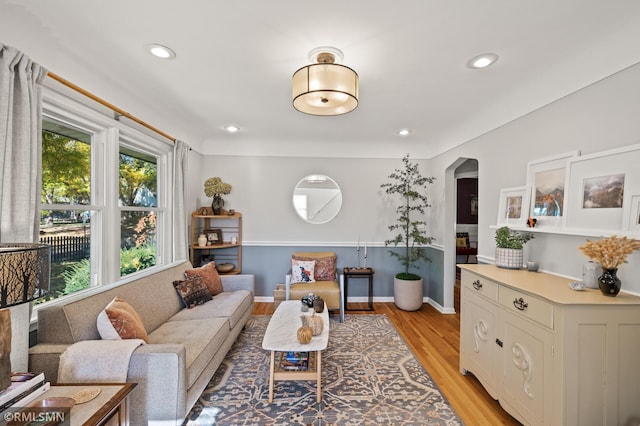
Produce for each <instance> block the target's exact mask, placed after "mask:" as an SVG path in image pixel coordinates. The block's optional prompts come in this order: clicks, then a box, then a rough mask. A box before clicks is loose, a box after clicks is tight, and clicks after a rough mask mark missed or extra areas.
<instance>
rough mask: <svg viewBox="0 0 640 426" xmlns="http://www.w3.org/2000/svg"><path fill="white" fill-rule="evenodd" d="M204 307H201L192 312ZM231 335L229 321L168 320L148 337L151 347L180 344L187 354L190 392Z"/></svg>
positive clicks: (209, 319) (221, 319)
mask: <svg viewBox="0 0 640 426" xmlns="http://www.w3.org/2000/svg"><path fill="white" fill-rule="evenodd" d="M201 307H202V305H201V306H198V307H197V308H196V309H194V310H193V311H196V310H198V309H200V308H201ZM229 333H230V329H229V325H228V321H227V319H226V318H207V319H199V320H197V319H194V320H188V321H168V322H166V323H164V324H163V325H161V326H160V327H158V328H157V329H156V330H154V331H153V332H151V333H150V334H149V343H150V344H162V343H170V344H176V343H180V344H182V345H184V348H185V351H186V361H185V364H186V366H187V389H188V388H190V387H191V385H192V384H193V383H194V382H195V381H196V380H197V379H198V377H199V376H200V374H201V373H202V371H203V370H204V369H205V368H206V366H207V364H209V361H211V359H212V358H213V357H214V355H215V354H216V352H217V351H218V349H220V348H221V347H222V346H223V342H224V340H225V339H226V338H227V336H228V335H229Z"/></svg>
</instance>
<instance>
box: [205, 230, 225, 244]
mask: <svg viewBox="0 0 640 426" xmlns="http://www.w3.org/2000/svg"><path fill="white" fill-rule="evenodd" d="M203 232H204V234H205V236H206V237H207V245H219V244H222V243H223V241H222V229H205V230H204V231H203Z"/></svg>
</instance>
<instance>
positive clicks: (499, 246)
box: [495, 226, 533, 269]
mask: <svg viewBox="0 0 640 426" xmlns="http://www.w3.org/2000/svg"><path fill="white" fill-rule="evenodd" d="M495 238H496V266H498V267H500V268H507V269H520V268H522V265H523V263H524V250H523V248H524V245H525V244H526V243H527V242H528V241H529V240H531V239H533V234H532V233H530V232H518V231H515V230H513V229H510V228H509V227H508V226H503V227H501V228H498V229H497V230H496V236H495Z"/></svg>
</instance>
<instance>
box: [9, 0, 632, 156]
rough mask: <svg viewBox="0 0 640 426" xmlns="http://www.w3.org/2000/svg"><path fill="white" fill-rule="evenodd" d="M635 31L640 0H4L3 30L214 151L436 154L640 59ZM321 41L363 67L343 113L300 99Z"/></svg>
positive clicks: (57, 69)
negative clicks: (481, 59)
mask: <svg viewBox="0 0 640 426" xmlns="http://www.w3.org/2000/svg"><path fill="white" fill-rule="evenodd" d="M639 41H640V2H639V1H637V0H615V1H611V0H562V1H558V0H535V1H531V0H530V1H523V0H411V1H409V0H395V1H390V0H341V1H338V0H324V1H322V2H309V1H301V0H272V1H265V0H227V1H222V0H215V1H214V0H189V1H185V0H183V1H178V0H172V1H171V0H135V1H130V0H109V1H99V2H98V1H86V0H55V1H54V0H11V1H10V0H0V42H2V43H5V44H8V45H11V46H14V47H16V48H18V49H20V50H22V51H24V52H25V53H26V54H27V55H29V56H30V57H31V58H32V59H33V60H35V61H36V62H39V63H41V64H42V65H44V66H45V67H47V68H48V69H49V70H50V71H52V72H54V73H56V74H58V75H60V76H62V77H64V78H65V79H67V80H69V81H71V82H73V83H75V84H77V85H79V86H80V87H82V88H84V89H87V90H88V91H90V92H92V93H94V94H96V95H97V96H99V97H101V98H103V99H105V100H107V101H109V102H111V103H112V104H114V105H117V106H118V107H120V108H122V109H124V110H126V111H128V112H130V113H132V114H133V115H135V116H137V117H139V118H140V119H142V120H144V121H146V122H148V123H149V124H151V125H153V126H156V127H158V128H159V129H161V130H163V131H164V132H166V133H169V134H170V135H172V136H174V137H177V138H179V139H183V140H185V141H186V142H188V143H189V144H190V145H192V146H193V147H194V148H195V149H196V150H198V151H200V152H202V153H205V154H223V155H284V156H305V157H308V156H324V157H399V156H402V155H404V154H406V153H408V152H410V153H411V154H412V156H413V157H417V158H430V157H432V156H434V155H437V154H438V153H441V152H443V151H446V150H448V149H451V148H452V147H455V146H457V145H460V144H463V143H465V142H467V141H469V140H471V139H473V138H475V137H477V136H479V135H481V134H483V133H486V132H488V131H490V130H492V129H495V128H496V127H499V126H501V125H503V124H505V123H507V122H509V121H511V120H513V119H515V118H518V117H520V116H522V115H524V114H527V113H528V112H530V111H532V110H534V109H536V108H539V107H541V106H543V105H545V104H548V103H550V102H553V101H554V100H556V99H559V98H561V97H563V96H566V95H567V94H569V93H572V92H574V91H576V90H579V89H581V88H583V87H585V86H587V85H589V84H592V83H594V82H596V81H598V80H600V79H602V78H605V77H607V76H609V75H611V74H613V73H615V72H617V71H620V70H622V69H624V68H626V67H629V66H631V65H633V64H635V63H638V62H640V46H639V43H638V42H639ZM148 43H161V44H164V45H167V46H169V47H171V48H172V49H174V50H175V51H176V52H177V57H176V59H174V60H172V61H163V60H160V59H157V58H155V57H152V56H151V55H150V54H149V53H147V52H146V51H145V50H144V45H146V44H148ZM325 45H329V46H334V47H337V48H339V49H341V50H342V51H343V52H344V62H343V63H344V64H345V65H348V66H350V67H351V68H353V69H355V70H356V71H357V72H358V74H359V76H360V104H359V106H358V108H357V109H356V110H355V111H353V112H351V113H349V114H346V115H343V116H338V117H316V116H308V115H305V114H302V113H300V112H297V111H296V110H294V109H293V107H292V105H291V76H292V74H293V73H294V71H295V70H297V69H298V68H300V67H301V66H304V65H306V64H308V63H309V60H308V58H307V55H308V53H309V51H310V50H311V49H313V48H315V47H318V46H325ZM486 52H494V53H497V54H498V55H499V56H500V59H499V61H498V62H497V63H496V64H495V65H494V66H492V67H490V68H487V69H483V70H472V69H470V68H468V67H467V66H466V63H467V61H468V60H469V59H470V58H471V57H473V56H475V55H477V54H480V53H486ZM227 124H235V125H238V126H239V127H240V128H241V131H240V132H239V133H236V134H227V133H226V132H224V130H223V126H225V125H227ZM402 127H408V128H410V129H411V130H412V132H413V133H411V135H409V136H407V137H401V136H398V135H397V134H396V132H397V131H398V130H399V129H400V128H402Z"/></svg>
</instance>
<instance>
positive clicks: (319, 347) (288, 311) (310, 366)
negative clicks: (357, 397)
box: [262, 300, 330, 402]
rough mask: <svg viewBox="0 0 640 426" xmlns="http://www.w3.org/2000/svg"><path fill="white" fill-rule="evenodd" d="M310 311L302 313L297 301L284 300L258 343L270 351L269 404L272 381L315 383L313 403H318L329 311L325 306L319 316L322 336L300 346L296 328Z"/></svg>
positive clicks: (320, 391)
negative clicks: (303, 316) (314, 401)
mask: <svg viewBox="0 0 640 426" xmlns="http://www.w3.org/2000/svg"><path fill="white" fill-rule="evenodd" d="M312 313H313V309H309V311H307V312H302V303H301V302H300V301H299V300H285V301H284V302H282V303H280V305H278V308H277V309H276V311H275V312H274V313H273V316H272V317H271V320H270V321H269V325H268V326H267V330H266V331H265V333H264V339H263V340H262V348H263V349H265V350H268V351H271V364H270V368H269V402H272V401H273V393H274V382H276V381H279V380H315V381H316V386H317V398H316V399H317V401H318V402H320V401H322V382H321V379H322V351H323V350H325V349H326V348H327V344H328V342H329V328H330V326H329V311H328V310H327V307H326V305H325V308H324V311H322V313H319V314H316V315H319V316H320V317H321V318H322V320H323V321H324V327H323V330H322V333H320V334H319V335H317V336H313V337H312V338H311V341H310V342H309V343H300V342H299V341H298V337H297V331H298V328H300V327H301V326H302V320H301V319H300V316H301V315H306V316H311V315H312Z"/></svg>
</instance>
